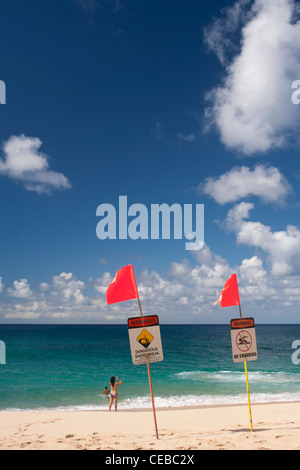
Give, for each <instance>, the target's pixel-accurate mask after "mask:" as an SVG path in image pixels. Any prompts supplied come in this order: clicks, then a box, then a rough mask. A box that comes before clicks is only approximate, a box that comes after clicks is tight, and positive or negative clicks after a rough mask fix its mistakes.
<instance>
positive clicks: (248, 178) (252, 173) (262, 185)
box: [199, 165, 292, 205]
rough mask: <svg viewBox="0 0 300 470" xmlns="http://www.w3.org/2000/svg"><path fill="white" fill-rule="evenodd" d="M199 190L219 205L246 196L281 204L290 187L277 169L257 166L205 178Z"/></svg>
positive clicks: (244, 167) (233, 169)
mask: <svg viewBox="0 0 300 470" xmlns="http://www.w3.org/2000/svg"><path fill="white" fill-rule="evenodd" d="M199 189H200V191H201V192H203V193H204V194H208V195H209V196H210V197H212V198H213V199H214V200H215V201H216V202H217V203H219V204H222V205H223V204H226V203H228V202H236V201H238V200H239V199H242V198H245V197H248V196H258V197H260V198H261V199H262V200H263V201H264V202H266V203H268V202H273V203H274V202H278V203H281V202H282V201H283V200H284V199H285V198H286V196H287V195H288V194H290V193H291V192H292V187H291V186H290V184H289V183H288V181H287V180H286V178H285V177H284V176H283V175H282V173H280V171H279V170H278V169H277V168H274V167H266V166H265V165H257V166H256V167H255V168H254V169H253V170H251V169H250V168H248V167H246V166H242V167H236V168H232V169H231V170H230V171H228V172H227V173H224V174H223V175H221V176H219V177H218V178H207V179H206V181H205V182H204V183H202V184H200V186H199Z"/></svg>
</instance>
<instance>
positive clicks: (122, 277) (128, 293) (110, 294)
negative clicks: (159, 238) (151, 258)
mask: <svg viewBox="0 0 300 470" xmlns="http://www.w3.org/2000/svg"><path fill="white" fill-rule="evenodd" d="M138 297H139V293H138V290H137V286H136V282H135V277H134V271H133V266H132V264H129V265H128V266H124V268H121V269H120V270H119V271H118V272H117V274H116V275H115V278H114V280H113V281H112V282H111V283H110V284H109V287H108V289H107V291H106V300H107V303H108V304H115V303H117V302H124V300H131V299H138Z"/></svg>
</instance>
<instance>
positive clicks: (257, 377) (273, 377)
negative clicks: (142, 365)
mask: <svg viewBox="0 0 300 470" xmlns="http://www.w3.org/2000/svg"><path fill="white" fill-rule="evenodd" d="M248 376H249V381H251V383H265V384H267V383H270V384H286V383H299V385H300V375H299V374H291V373H287V372H264V371H253V372H249V371H248ZM174 377H176V378H177V379H179V380H192V381H201V382H203V381H205V382H207V383H209V382H223V383H224V382H244V381H245V372H244V371H232V370H221V371H218V372H209V371H199V370H198V371H197V370H196V371H183V372H178V373H176V374H174Z"/></svg>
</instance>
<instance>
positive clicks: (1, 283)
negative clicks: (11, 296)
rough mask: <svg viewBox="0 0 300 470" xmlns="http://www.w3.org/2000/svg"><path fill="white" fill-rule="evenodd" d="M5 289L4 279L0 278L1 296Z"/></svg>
mask: <svg viewBox="0 0 300 470" xmlns="http://www.w3.org/2000/svg"><path fill="white" fill-rule="evenodd" d="M3 289H4V285H3V282H2V277H0V294H1V293H2V292H3Z"/></svg>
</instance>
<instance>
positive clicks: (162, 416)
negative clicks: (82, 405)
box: [0, 402, 300, 451]
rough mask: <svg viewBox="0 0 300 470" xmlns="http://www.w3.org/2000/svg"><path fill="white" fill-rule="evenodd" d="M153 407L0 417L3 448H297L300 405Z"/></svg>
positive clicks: (10, 414)
mask: <svg viewBox="0 0 300 470" xmlns="http://www.w3.org/2000/svg"><path fill="white" fill-rule="evenodd" d="M156 414H157V423H158V434H159V439H156V437H155V429H154V423H153V415H152V409H144V410H141V409H139V410H137V409H135V410H132V409H130V410H128V409H127V410H118V412H117V413H115V412H114V411H111V412H108V411H105V410H98V411H97V410H94V411H86V410H78V411H12V412H3V413H1V422H0V449H1V450H16V449H24V450H25V449H28V450H51V449H52V450H56V449H57V450H63V449H66V450H73V449H74V450H84V449H87V450H104V451H105V450H107V451H108V450H116V451H118V450H133V451H134V450H153V451H156V450H202V449H203V450H211V449H212V450H213V449H227V450H241V449H249V450H251V449H253V450H262V449H266V450H267V449H269V450H284V449H290V450H296V449H300V402H285V403H282V402H280V403H279V402H277V403H274V402H272V403H260V404H258V403H256V404H255V405H253V406H252V416H253V432H251V431H250V424H249V414H248V407H247V405H243V404H235V405H214V406H213V405H209V406H199V407H184V408H182V407H180V408H176V409H175V408H160V409H158V408H157V410H156Z"/></svg>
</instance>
